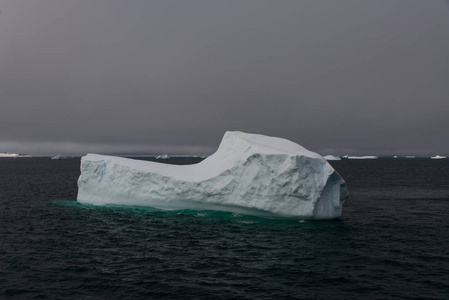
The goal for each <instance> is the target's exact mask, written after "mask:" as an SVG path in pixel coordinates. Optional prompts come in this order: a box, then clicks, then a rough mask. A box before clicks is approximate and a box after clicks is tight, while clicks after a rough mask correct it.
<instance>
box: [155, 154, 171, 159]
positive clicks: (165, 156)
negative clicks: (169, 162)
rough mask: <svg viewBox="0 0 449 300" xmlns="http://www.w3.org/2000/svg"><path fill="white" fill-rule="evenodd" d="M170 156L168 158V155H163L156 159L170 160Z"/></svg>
mask: <svg viewBox="0 0 449 300" xmlns="http://www.w3.org/2000/svg"><path fill="white" fill-rule="evenodd" d="M169 158H170V156H168V154H162V155H158V156H156V159H169Z"/></svg>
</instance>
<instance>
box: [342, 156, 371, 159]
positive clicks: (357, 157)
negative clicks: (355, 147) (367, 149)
mask: <svg viewBox="0 0 449 300" xmlns="http://www.w3.org/2000/svg"><path fill="white" fill-rule="evenodd" d="M347 158H348V159H378V157H377V156H373V155H367V156H350V155H349V156H348V157H347Z"/></svg>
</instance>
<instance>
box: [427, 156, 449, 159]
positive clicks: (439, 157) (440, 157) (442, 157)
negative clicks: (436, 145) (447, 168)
mask: <svg viewBox="0 0 449 300" xmlns="http://www.w3.org/2000/svg"><path fill="white" fill-rule="evenodd" d="M445 158H446V156H441V155H435V156H432V157H430V159H445Z"/></svg>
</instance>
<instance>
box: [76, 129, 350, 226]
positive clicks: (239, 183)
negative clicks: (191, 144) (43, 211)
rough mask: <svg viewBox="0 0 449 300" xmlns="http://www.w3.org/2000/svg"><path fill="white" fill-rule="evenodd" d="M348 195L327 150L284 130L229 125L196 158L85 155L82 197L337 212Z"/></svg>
mask: <svg viewBox="0 0 449 300" xmlns="http://www.w3.org/2000/svg"><path fill="white" fill-rule="evenodd" d="M347 196H348V191H347V188H346V184H345V182H344V180H343V179H342V178H341V176H340V175H339V174H338V173H337V172H336V171H335V170H334V169H333V168H332V167H331V165H330V164H329V163H328V162H327V161H326V160H324V159H323V158H322V157H321V156H320V155H318V154H316V153H313V152H311V151H308V150H306V149H305V148H303V147H302V146H300V145H298V144H295V143H293V142H291V141H288V140H285V139H281V138H275V137H268V136H263V135H257V134H247V133H243V132H226V134H225V135H224V137H223V140H222V142H221V144H220V146H219V148H218V150H217V151H216V152H215V153H214V154H213V155H211V156H209V157H208V158H206V159H205V160H203V161H202V162H200V163H197V164H194V165H169V164H163V163H157V162H151V161H138V160H133V159H127V158H121V157H113V156H105V155H97V154H88V155H86V156H84V157H82V159H81V175H80V177H79V179H78V197H77V199H78V201H79V202H81V203H89V204H96V205H104V204H118V205H137V206H151V207H154V208H159V209H194V210H220V211H230V212H237V213H244V214H250V215H271V216H273V215H274V216H283V217H299V218H309V219H333V218H337V217H339V216H340V215H341V212H342V207H343V203H344V201H345V199H346V198H347Z"/></svg>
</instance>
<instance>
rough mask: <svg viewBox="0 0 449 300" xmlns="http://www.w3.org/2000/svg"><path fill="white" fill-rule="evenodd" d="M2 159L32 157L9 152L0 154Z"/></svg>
mask: <svg viewBox="0 0 449 300" xmlns="http://www.w3.org/2000/svg"><path fill="white" fill-rule="evenodd" d="M0 157H12V158H18V157H31V155H29V154H18V153H9V152H0Z"/></svg>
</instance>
